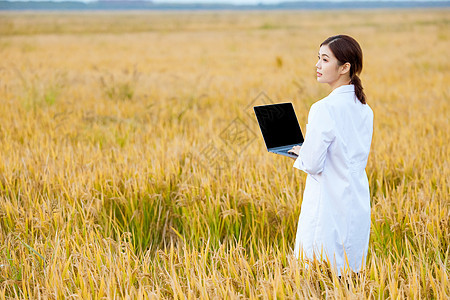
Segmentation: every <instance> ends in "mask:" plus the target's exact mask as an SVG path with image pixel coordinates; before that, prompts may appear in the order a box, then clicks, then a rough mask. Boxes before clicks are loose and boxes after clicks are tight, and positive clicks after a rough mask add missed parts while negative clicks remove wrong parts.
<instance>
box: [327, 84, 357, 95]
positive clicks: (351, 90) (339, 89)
mask: <svg viewBox="0 0 450 300" xmlns="http://www.w3.org/2000/svg"><path fill="white" fill-rule="evenodd" d="M354 92H355V86H354V85H353V84H347V85H341V86H340V87H337V88H335V89H334V90H333V91H332V92H331V93H330V95H334V94H342V93H354Z"/></svg>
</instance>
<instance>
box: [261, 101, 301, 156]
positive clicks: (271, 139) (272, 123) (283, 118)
mask: <svg viewBox="0 0 450 300" xmlns="http://www.w3.org/2000/svg"><path fill="white" fill-rule="evenodd" d="M253 109H254V111H255V114H256V118H257V119H258V123H259V127H260V128H261V133H262V135H263V137H264V141H265V143H266V147H267V149H271V148H275V147H280V146H286V145H292V144H300V143H303V135H302V132H301V130H300V126H299V125H298V121H297V117H296V116H295V112H294V107H293V106H292V103H279V104H272V105H262V106H255V107H254V108H253Z"/></svg>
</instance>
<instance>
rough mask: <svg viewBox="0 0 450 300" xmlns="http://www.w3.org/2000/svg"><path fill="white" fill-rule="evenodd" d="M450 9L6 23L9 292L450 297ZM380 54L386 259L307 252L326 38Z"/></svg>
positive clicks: (380, 181) (13, 16) (0, 192)
mask: <svg viewBox="0 0 450 300" xmlns="http://www.w3.org/2000/svg"><path fill="white" fill-rule="evenodd" d="M449 24H450V11H449V10H448V9H442V10H392V11H387V10H372V11H358V10H355V11H291V12H289V11H273V12H258V11H253V12H252V11H247V12H213V11H211V12H108V13H106V12H83V13H81V12H70V13H69V12H66V13H61V12H54V13H51V12H42V13H31V12H25V13H13V12H9V13H6V12H1V13H0V101H1V102H0V103H1V105H0V116H1V121H0V299H10V298H18V299H67V298H78V299H101V298H108V299H109V298H111V299H122V298H126V299H147V298H150V299H196V298H200V299H228V298H230V299H235V298H249V299H256V298H262V299H285V298H287V299H292V298H300V299H322V298H327V299H328V298H330V299H335V298H338V299H342V298H355V299H365V298H369V299H404V298H410V299H448V298H449V297H450V283H449V256H450V247H449V240H450V210H449V203H450V201H449V195H450V191H449V180H450V166H449V158H450V150H449V149H450V148H449V147H448V144H447V143H448V142H449V141H450V124H449V115H450V84H449V82H450V71H449V70H450V56H449V55H448V52H449V48H450V31H449ZM341 33H343V34H349V35H352V36H353V37H355V38H356V39H357V40H358V41H359V42H360V44H361V46H362V48H363V52H364V68H363V73H362V76H361V78H362V81H363V85H364V87H365V92H366V95H367V97H368V103H369V105H370V106H371V107H372V109H373V110H374V114H375V121H374V122H375V123H374V137H373V141H372V148H371V154H370V156H369V162H368V165H367V168H366V171H367V174H368V177H369V182H370V189H371V206H372V224H371V238H370V244H369V253H368V257H367V266H366V268H365V270H364V272H363V273H362V274H361V276H359V277H356V276H351V275H348V276H346V277H345V278H343V279H341V280H339V279H338V278H337V276H336V274H335V273H334V272H333V271H332V270H331V269H330V268H329V267H328V266H327V265H326V264H323V263H322V264H321V263H317V264H315V265H314V266H311V267H310V268H306V267H305V262H303V261H297V260H296V259H295V258H293V247H294V239H295V232H296V229H297V228H296V227H297V221H298V217H299V214H300V207H301V203H302V194H303V188H304V183H305V179H306V175H305V174H304V173H301V172H300V171H298V170H296V169H294V168H293V166H292V165H293V161H292V160H290V159H288V158H284V157H279V156H276V155H273V154H269V153H267V151H266V150H265V146H264V144H263V140H262V137H261V134H260V132H259V128H258V126H257V123H256V120H255V118H254V116H253V115H252V111H251V107H252V105H256V104H263V103H270V102H281V101H290V102H292V103H293V104H294V107H295V110H296V113H297V117H298V119H299V122H300V126H301V127H302V129H303V130H304V129H305V123H306V120H307V115H308V111H309V107H310V106H311V104H312V103H314V102H315V101H317V100H319V99H321V98H323V97H325V96H326V95H327V94H328V93H329V92H330V90H329V87H328V86H325V85H320V84H319V83H317V82H316V79H315V63H316V58H317V52H318V48H319V45H320V43H321V42H322V41H323V40H325V38H327V37H328V36H331V35H335V34H341Z"/></svg>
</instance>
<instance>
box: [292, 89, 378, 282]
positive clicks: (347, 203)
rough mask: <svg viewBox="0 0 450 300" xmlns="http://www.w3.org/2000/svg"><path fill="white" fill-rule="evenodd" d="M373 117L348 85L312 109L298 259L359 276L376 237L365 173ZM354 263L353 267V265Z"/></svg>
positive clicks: (303, 159) (303, 164)
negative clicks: (324, 263) (323, 262)
mask: <svg viewBox="0 0 450 300" xmlns="http://www.w3.org/2000/svg"><path fill="white" fill-rule="evenodd" d="M372 133H373V112H372V110H371V108H370V107H369V106H368V105H367V104H362V103H361V102H360V101H359V100H358V99H357V98H356V95H355V87H354V85H344V86H340V87H338V88H336V89H335V90H333V91H332V92H331V93H330V94H329V95H328V96H327V97H325V98H324V99H322V100H320V101H318V102H316V103H314V104H313V105H312V106H311V109H310V112H309V116H308V124H307V125H306V136H305V141H304V143H303V145H302V148H301V150H300V154H299V157H298V158H297V159H296V160H295V163H294V167H295V168H298V169H300V170H303V171H304V172H306V173H307V174H308V176H307V178H306V185H305V191H304V194H303V202H302V207H301V213H300V218H299V220H298V227H297V236H296V240H295V249H294V253H295V256H296V257H297V258H300V257H302V258H307V259H313V258H314V257H316V258H318V259H321V260H326V259H327V258H328V261H329V262H330V263H331V266H332V267H334V268H335V270H336V271H337V273H338V275H341V270H344V269H345V270H347V268H348V267H350V268H351V269H352V270H353V271H354V272H358V271H360V270H361V268H362V267H363V266H364V264H365V258H366V257H367V249H368V245H369V234H370V193H369V182H368V180H367V175H366V172H365V168H366V164H367V158H368V156H369V150H370V144H371V141H372ZM347 260H348V264H347Z"/></svg>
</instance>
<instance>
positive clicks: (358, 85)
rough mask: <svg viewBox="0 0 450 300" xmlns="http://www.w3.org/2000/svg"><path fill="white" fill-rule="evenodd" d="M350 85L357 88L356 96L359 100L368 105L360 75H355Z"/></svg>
mask: <svg viewBox="0 0 450 300" xmlns="http://www.w3.org/2000/svg"><path fill="white" fill-rule="evenodd" d="M350 83H351V84H353V85H354V86H355V94H356V97H357V98H358V100H359V101H360V102H361V103H362V104H366V94H364V88H363V86H362V83H361V79H360V78H359V77H358V75H356V74H353V76H352V79H351V81H350Z"/></svg>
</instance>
